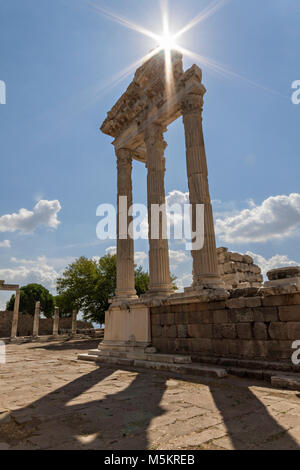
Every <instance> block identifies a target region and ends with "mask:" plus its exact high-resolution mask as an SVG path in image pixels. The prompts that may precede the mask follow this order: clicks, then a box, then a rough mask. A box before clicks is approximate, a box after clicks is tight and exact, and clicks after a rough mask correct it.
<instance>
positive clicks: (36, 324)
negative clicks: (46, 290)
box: [32, 302, 41, 338]
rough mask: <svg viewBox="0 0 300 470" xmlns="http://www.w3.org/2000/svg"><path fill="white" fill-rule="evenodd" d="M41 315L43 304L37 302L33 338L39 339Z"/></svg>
mask: <svg viewBox="0 0 300 470" xmlns="http://www.w3.org/2000/svg"><path fill="white" fill-rule="evenodd" d="M40 313H41V302H36V304H35V311H34V319H33V332H32V336H33V337H34V338H37V337H38V335H39V323H40Z"/></svg>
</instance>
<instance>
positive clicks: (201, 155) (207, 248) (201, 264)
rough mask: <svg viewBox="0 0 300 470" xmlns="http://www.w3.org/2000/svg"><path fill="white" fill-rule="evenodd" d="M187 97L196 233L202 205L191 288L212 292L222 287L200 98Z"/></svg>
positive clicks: (185, 111) (185, 119) (184, 105)
mask: <svg viewBox="0 0 300 470" xmlns="http://www.w3.org/2000/svg"><path fill="white" fill-rule="evenodd" d="M204 93H205V89H204V87H203V91H202V93H201V94H189V95H187V96H186V97H185V99H184V100H183V102H182V115H183V123H184V129H185V141H186V162H187V176H188V185H189V192H190V204H191V205H192V209H193V210H192V214H193V215H192V221H191V228H192V230H193V231H194V232H195V231H196V227H197V225H196V207H195V206H196V204H203V205H204V246H203V248H202V249H201V250H197V249H196V250H192V252H191V253H192V257H193V287H195V288H210V287H212V288H214V287H219V286H222V282H221V280H220V278H219V273H218V259H217V250H216V239H215V231H214V221H213V211H212V205H211V200H210V193H209V185H208V171H207V161H206V153H205V145H204V137H203V128H202V110H203V95H204Z"/></svg>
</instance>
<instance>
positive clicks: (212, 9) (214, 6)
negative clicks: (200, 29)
mask: <svg viewBox="0 0 300 470" xmlns="http://www.w3.org/2000/svg"><path fill="white" fill-rule="evenodd" d="M229 1H230V0H215V1H214V2H213V3H211V4H210V5H208V6H207V7H206V8H204V10H202V12H201V13H199V15H197V16H196V17H195V18H194V19H192V21H190V22H189V23H188V24H187V25H186V26H184V27H183V28H182V29H181V30H180V31H178V32H177V33H176V34H175V35H174V39H177V38H179V37H180V36H182V35H183V34H185V33H186V32H187V31H189V30H190V29H192V28H194V27H195V26H196V25H197V24H198V23H201V22H202V21H204V20H206V18H208V17H209V16H212V15H213V14H214V13H216V11H218V10H219V9H220V8H223V6H224V5H225V4H226V3H228V2H229Z"/></svg>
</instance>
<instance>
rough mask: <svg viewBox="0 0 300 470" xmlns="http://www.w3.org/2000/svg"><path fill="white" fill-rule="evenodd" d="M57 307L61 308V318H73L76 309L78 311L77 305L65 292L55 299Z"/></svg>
mask: <svg viewBox="0 0 300 470" xmlns="http://www.w3.org/2000/svg"><path fill="white" fill-rule="evenodd" d="M54 304H55V307H58V308H59V316H60V317H61V318H67V317H71V316H72V312H73V310H74V309H77V305H76V303H74V301H73V299H71V298H70V297H69V295H68V292H65V293H63V294H60V295H56V296H55V297H54Z"/></svg>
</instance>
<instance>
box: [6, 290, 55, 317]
mask: <svg viewBox="0 0 300 470" xmlns="http://www.w3.org/2000/svg"><path fill="white" fill-rule="evenodd" d="M38 301H40V302H41V313H43V314H44V315H45V317H47V318H51V317H52V315H53V310H54V298H53V295H52V294H50V292H49V291H48V289H46V288H45V287H43V286H42V285H40V284H28V285H27V286H23V287H21V289H20V312H22V313H27V314H30V315H34V310H35V304H36V302H38ZM14 303H15V295H12V296H11V298H10V300H9V301H8V302H7V304H6V308H7V310H8V311H13V309H14Z"/></svg>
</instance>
